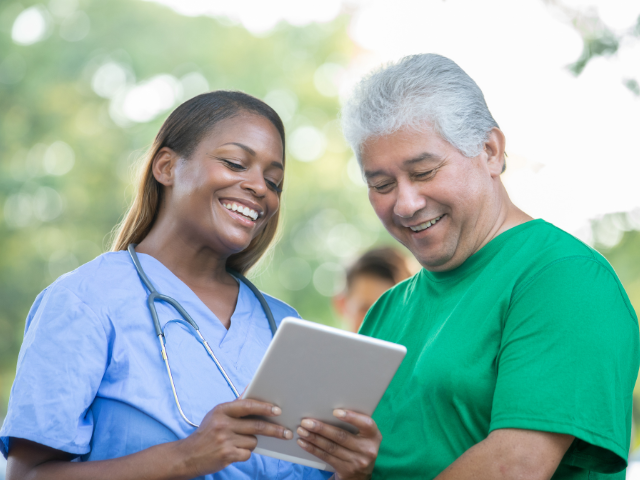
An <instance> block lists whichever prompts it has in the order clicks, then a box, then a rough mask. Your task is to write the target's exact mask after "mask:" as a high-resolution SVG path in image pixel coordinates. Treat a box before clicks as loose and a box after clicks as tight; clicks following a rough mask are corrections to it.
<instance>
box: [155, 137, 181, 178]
mask: <svg viewBox="0 0 640 480" xmlns="http://www.w3.org/2000/svg"><path fill="white" fill-rule="evenodd" d="M178 160H180V155H178V154H177V153H176V152H174V151H173V150H171V149H170V148H169V147H162V148H161V149H160V150H159V151H158V153H156V156H155V157H154V158H153V163H152V165H151V171H152V173H153V176H154V177H155V179H156V180H157V181H158V183H160V184H161V185H164V186H165V187H168V186H171V185H173V181H174V174H175V170H176V165H177V163H178Z"/></svg>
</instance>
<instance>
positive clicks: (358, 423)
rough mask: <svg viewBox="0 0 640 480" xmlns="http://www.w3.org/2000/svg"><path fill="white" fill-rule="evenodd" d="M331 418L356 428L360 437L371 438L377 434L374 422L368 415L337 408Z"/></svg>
mask: <svg viewBox="0 0 640 480" xmlns="http://www.w3.org/2000/svg"><path fill="white" fill-rule="evenodd" d="M333 416H334V417H336V418H339V419H340V420H342V421H343V422H346V423H350V424H351V425H353V426H354V427H356V428H357V429H358V432H359V435H360V436H361V437H367V438H373V437H376V436H377V435H378V434H379V430H378V426H377V425H376V422H375V421H374V420H373V418H371V417H369V416H368V415H363V414H362V413H357V412H352V411H351V410H343V409H341V408H338V409H336V410H334V411H333Z"/></svg>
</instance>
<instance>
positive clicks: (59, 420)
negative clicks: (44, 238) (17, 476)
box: [0, 284, 109, 457]
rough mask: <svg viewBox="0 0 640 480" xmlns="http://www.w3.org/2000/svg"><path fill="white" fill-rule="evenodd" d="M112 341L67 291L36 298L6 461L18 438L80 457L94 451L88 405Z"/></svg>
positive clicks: (12, 404) (3, 445)
mask: <svg viewBox="0 0 640 480" xmlns="http://www.w3.org/2000/svg"><path fill="white" fill-rule="evenodd" d="M108 343H109V342H108V335H107V333H106V330H105V327H104V326H103V324H102V322H101V321H100V319H99V318H98V317H97V316H96V314H95V313H94V312H93V311H92V310H91V308H89V306H88V305H86V304H85V303H84V302H82V301H81V300H80V299H79V298H78V297H77V296H76V295H75V294H74V293H73V292H72V291H70V290H69V289H67V288H66V287H64V286H62V285H59V284H58V285H55V284H54V285H53V286H51V287H49V289H48V290H47V291H46V292H45V293H44V295H42V296H41V297H38V299H36V302H35V303H34V306H33V307H32V310H31V312H30V314H29V318H28V319H27V329H26V332H25V336H24V340H23V343H22V347H21V349H20V355H19V357H18V365H17V370H16V378H15V381H14V383H13V387H12V388H11V395H10V397H9V407H8V411H7V416H6V418H5V421H4V424H3V426H2V430H0V440H1V441H0V449H1V450H2V453H3V455H4V456H5V457H6V456H7V454H8V451H9V449H10V446H11V445H10V441H11V438H16V437H17V438H23V439H27V440H31V441H33V442H37V443H40V444H42V445H47V446H49V447H52V448H55V449H58V450H62V451H65V452H68V453H71V454H75V455H81V454H85V453H87V452H89V450H90V446H89V445H90V441H91V436H92V433H93V417H92V414H91V411H90V410H89V407H90V406H91V404H92V402H93V400H94V398H95V396H96V393H97V391H98V387H99V386H100V383H101V380H102V377H103V375H104V372H105V370H106V365H107V358H108Z"/></svg>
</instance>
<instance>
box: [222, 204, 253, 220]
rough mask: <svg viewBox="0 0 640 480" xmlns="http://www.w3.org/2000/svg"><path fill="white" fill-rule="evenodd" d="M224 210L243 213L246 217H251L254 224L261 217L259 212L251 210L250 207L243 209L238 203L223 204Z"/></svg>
mask: <svg viewBox="0 0 640 480" xmlns="http://www.w3.org/2000/svg"><path fill="white" fill-rule="evenodd" d="M222 205H223V206H224V208H226V209H227V210H231V211H232V212H237V213H241V214H242V215H244V216H245V217H249V218H250V219H251V220H253V221H254V222H255V221H256V220H257V219H258V217H259V216H260V215H259V214H258V212H256V211H255V210H251V209H250V208H249V207H243V206H242V205H238V204H237V203H223V204H222Z"/></svg>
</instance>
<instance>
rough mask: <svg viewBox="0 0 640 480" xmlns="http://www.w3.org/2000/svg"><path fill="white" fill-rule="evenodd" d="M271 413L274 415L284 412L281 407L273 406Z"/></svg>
mask: <svg viewBox="0 0 640 480" xmlns="http://www.w3.org/2000/svg"><path fill="white" fill-rule="evenodd" d="M271 413H273V414H274V415H280V414H281V413H282V410H281V409H280V407H271Z"/></svg>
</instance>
